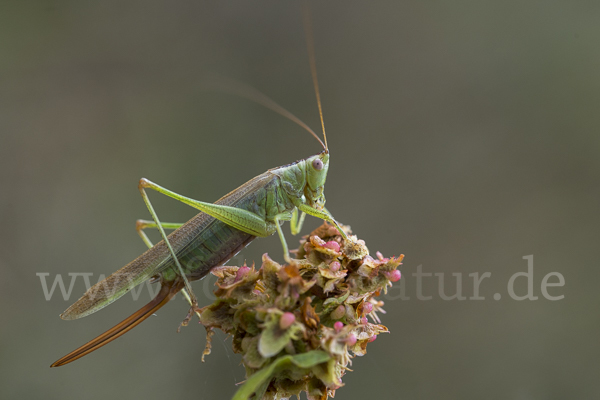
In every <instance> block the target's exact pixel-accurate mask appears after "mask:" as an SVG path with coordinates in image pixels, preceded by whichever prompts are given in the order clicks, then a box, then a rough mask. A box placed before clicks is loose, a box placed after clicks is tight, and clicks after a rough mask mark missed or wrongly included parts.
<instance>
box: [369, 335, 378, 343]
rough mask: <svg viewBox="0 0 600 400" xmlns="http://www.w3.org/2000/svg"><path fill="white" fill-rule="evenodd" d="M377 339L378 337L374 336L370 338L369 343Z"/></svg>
mask: <svg viewBox="0 0 600 400" xmlns="http://www.w3.org/2000/svg"><path fill="white" fill-rule="evenodd" d="M375 339H377V335H373V336H371V337H370V338H369V343H371V342H374V341H375Z"/></svg>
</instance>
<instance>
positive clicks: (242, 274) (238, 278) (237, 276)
mask: <svg viewBox="0 0 600 400" xmlns="http://www.w3.org/2000/svg"><path fill="white" fill-rule="evenodd" d="M249 272H250V268H249V267H246V266H243V267H240V268H239V269H238V270H237V273H236V274H235V282H239V281H241V280H242V279H243V278H244V277H245V276H246V275H248V273H249Z"/></svg>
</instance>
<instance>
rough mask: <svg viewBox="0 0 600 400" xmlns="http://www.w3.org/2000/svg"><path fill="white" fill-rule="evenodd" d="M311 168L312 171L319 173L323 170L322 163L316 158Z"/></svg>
mask: <svg viewBox="0 0 600 400" xmlns="http://www.w3.org/2000/svg"><path fill="white" fill-rule="evenodd" d="M312 166H313V168H314V169H316V170H317V171H320V170H322V169H323V161H321V160H320V159H318V158H315V159H314V160H313V162H312Z"/></svg>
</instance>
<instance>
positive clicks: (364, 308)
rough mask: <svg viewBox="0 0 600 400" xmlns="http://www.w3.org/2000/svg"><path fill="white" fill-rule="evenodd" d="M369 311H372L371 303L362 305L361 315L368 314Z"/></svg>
mask: <svg viewBox="0 0 600 400" xmlns="http://www.w3.org/2000/svg"><path fill="white" fill-rule="evenodd" d="M371 311H373V304H372V303H364V304H363V313H365V314H369V313H370V312H371Z"/></svg>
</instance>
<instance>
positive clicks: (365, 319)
mask: <svg viewBox="0 0 600 400" xmlns="http://www.w3.org/2000/svg"><path fill="white" fill-rule="evenodd" d="M360 323H361V324H363V325H366V324H368V323H369V320H368V319H367V317H362V318H361V319H360Z"/></svg>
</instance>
